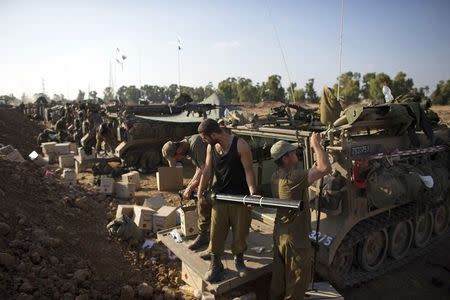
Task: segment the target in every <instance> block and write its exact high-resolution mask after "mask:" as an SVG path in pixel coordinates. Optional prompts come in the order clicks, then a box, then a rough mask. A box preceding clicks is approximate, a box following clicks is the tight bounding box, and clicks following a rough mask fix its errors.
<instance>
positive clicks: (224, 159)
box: [212, 136, 250, 195]
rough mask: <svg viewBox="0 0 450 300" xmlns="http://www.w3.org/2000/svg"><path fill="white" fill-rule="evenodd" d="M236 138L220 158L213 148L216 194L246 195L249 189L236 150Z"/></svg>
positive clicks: (234, 137)
mask: <svg viewBox="0 0 450 300" xmlns="http://www.w3.org/2000/svg"><path fill="white" fill-rule="evenodd" d="M237 142H238V138H237V137H236V136H233V141H232V142H231V146H230V149H229V150H228V152H227V153H226V154H225V155H223V156H221V155H220V154H219V153H218V152H217V150H216V147H213V151H212V152H213V161H214V174H215V175H216V178H217V183H216V189H215V190H216V193H218V194H219V193H220V194H232V195H233V194H234V195H248V194H249V193H250V192H249V189H248V185H247V180H246V178H245V171H244V167H243V166H242V162H241V158H240V156H239V153H238V149H237Z"/></svg>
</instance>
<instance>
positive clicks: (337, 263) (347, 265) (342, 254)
mask: <svg viewBox="0 0 450 300" xmlns="http://www.w3.org/2000/svg"><path fill="white" fill-rule="evenodd" d="M353 255H354V251H353V248H350V247H339V249H338V250H337V251H336V255H335V256H334V259H333V263H332V264H331V268H332V269H333V271H334V272H335V273H337V274H345V273H348V272H349V271H350V269H351V268H352V263H353Z"/></svg>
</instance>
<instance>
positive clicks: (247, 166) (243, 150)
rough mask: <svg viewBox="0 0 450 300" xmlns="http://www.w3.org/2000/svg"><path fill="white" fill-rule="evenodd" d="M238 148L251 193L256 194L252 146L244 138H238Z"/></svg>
mask: <svg viewBox="0 0 450 300" xmlns="http://www.w3.org/2000/svg"><path fill="white" fill-rule="evenodd" d="M237 149H238V152H239V155H240V157H241V163H242V166H243V167H244V171H245V179H246V180H247V185H248V189H249V190H250V194H251V195H254V194H256V180H255V174H254V173H253V156H252V151H251V150H250V146H249V145H248V144H247V142H246V141H244V140H243V139H238V144H237Z"/></svg>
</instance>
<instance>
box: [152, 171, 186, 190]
mask: <svg viewBox="0 0 450 300" xmlns="http://www.w3.org/2000/svg"><path fill="white" fill-rule="evenodd" d="M156 183H157V185H158V191H176V190H181V189H182V188H183V167H159V168H158V172H156Z"/></svg>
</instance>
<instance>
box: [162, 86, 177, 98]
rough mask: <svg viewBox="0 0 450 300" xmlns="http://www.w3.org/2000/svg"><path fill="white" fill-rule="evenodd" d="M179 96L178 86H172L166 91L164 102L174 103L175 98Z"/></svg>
mask: <svg viewBox="0 0 450 300" xmlns="http://www.w3.org/2000/svg"><path fill="white" fill-rule="evenodd" d="M177 95H178V85H176V84H171V85H169V86H168V87H167V89H166V90H165V97H164V101H166V102H167V101H173V100H174V99H175V97H176V96H177Z"/></svg>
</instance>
